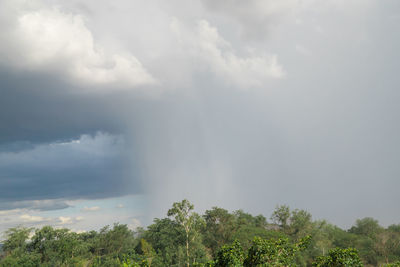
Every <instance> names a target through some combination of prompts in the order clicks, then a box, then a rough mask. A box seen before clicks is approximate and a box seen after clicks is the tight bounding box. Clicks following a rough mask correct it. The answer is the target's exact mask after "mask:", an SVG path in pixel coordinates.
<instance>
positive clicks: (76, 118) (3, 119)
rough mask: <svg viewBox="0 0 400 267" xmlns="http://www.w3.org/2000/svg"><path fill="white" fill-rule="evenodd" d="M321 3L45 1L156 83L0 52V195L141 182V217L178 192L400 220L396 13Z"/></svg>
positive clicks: (206, 203) (263, 208) (61, 195)
mask: <svg viewBox="0 0 400 267" xmlns="http://www.w3.org/2000/svg"><path fill="white" fill-rule="evenodd" d="M328 2H329V3H325V2H324V3H322V2H318V1H311V0H310V1H302V4H301V5H300V4H298V3H300V2H299V1H289V0H288V1H279V3H278V2H276V1H249V2H248V3H247V2H246V6H245V7H243V6H241V5H240V4H239V5H238V6H237V8H236V7H235V6H234V4H235V3H238V2H237V1H218V3H217V2H216V1H214V2H212V3H211V2H210V1H205V0H204V1H201V2H196V8H191V6H187V3H186V4H185V3H184V2H183V1H180V0H176V1H171V2H169V3H168V4H165V2H164V3H163V2H162V1H148V2H147V3H146V4H143V3H139V1H129V2H123V1H117V2H115V3H113V4H110V5H111V6H109V5H108V4H106V1H103V2H99V1H87V2H85V6H84V7H82V2H81V1H68V3H66V2H65V1H64V2H62V3H61V2H58V1H46V3H57V4H58V6H59V9H60V12H61V13H62V14H80V13H79V12H81V13H82V16H86V17H87V18H88V20H87V24H86V22H85V27H86V28H87V29H88V30H89V31H90V32H91V33H92V35H93V40H94V42H96V43H99V44H101V46H102V47H104V49H105V50H107V51H113V49H115V51H128V52H129V53H130V54H132V55H135V56H137V59H138V60H139V61H140V62H142V64H143V66H146V70H148V72H149V73H151V74H152V76H154V78H155V79H156V80H157V81H159V82H160V83H159V84H157V85H151V86H149V87H147V86H143V88H142V87H140V86H139V87H135V90H125V91H123V90H122V91H121V90H114V89H115V88H113V86H111V85H110V84H106V85H104V84H102V85H98V86H94V85H93V84H81V83H79V82H78V83H76V82H72V83H71V82H70V81H69V80H68V79H76V77H75V76H73V75H72V76H68V75H67V76H63V74H62V73H60V72H53V71H48V66H47V67H41V68H39V67H38V68H36V67H35V68H32V69H21V68H15V67H14V66H11V65H12V64H11V65H10V66H9V65H8V64H7V62H6V61H2V62H3V63H2V67H1V69H0V78H1V81H2V82H1V97H0V155H1V156H0V157H1V158H0V166H1V171H0V176H1V177H0V184H1V186H0V196H1V197H2V200H3V201H4V202H7V203H14V204H10V207H13V208H16V207H19V206H20V207H21V208H23V207H24V206H31V207H34V204H32V203H31V202H30V201H32V200H38V199H42V200H49V199H53V200H54V199H56V200H57V199H58V200H60V202H59V203H58V204H55V205H54V206H53V207H52V208H57V207H62V201H63V200H64V199H74V198H104V197H110V196H117V195H123V194H126V193H127V192H130V193H135V192H147V193H148V194H149V195H150V197H149V199H150V201H152V202H153V203H151V204H152V205H150V208H149V209H148V210H149V214H148V216H150V217H153V216H164V214H165V211H166V209H167V208H168V207H169V205H170V204H171V202H172V201H177V200H181V199H182V198H184V197H187V198H189V199H191V200H192V201H193V202H194V203H195V204H196V206H197V207H198V208H200V209H205V208H209V207H211V206H214V205H220V206H224V207H226V208H229V209H237V208H243V209H245V210H248V211H250V212H254V213H264V214H266V215H269V214H270V213H271V212H272V210H273V208H274V207H275V205H276V204H278V203H280V204H283V203H286V204H289V205H290V206H292V207H294V208H304V209H308V210H310V211H311V212H312V213H313V214H314V215H315V216H316V217H317V218H327V219H329V220H331V221H332V222H334V223H338V224H340V225H342V226H349V225H350V224H351V223H352V222H353V221H354V220H355V219H356V218H360V217H364V216H373V217H376V218H377V219H379V220H380V221H381V222H382V223H385V224H388V223H395V222H398V221H399V220H400V218H399V217H398V216H399V215H398V213H396V211H397V206H396V203H398V202H399V198H398V194H397V192H396V189H397V188H398V186H399V184H398V179H397V177H398V174H399V172H400V169H399V167H398V166H397V165H398V164H397V162H396V159H397V151H398V150H399V144H400V143H399V140H398V136H399V127H398V125H399V121H398V116H397V114H398V113H399V111H400V110H399V107H398V105H397V101H396V99H398V97H399V93H398V90H397V87H398V84H399V76H398V75H397V70H398V69H399V67H400V66H399V62H400V60H399V53H398V51H397V49H398V47H399V46H400V43H399V42H400V38H398V36H396V35H394V34H392V33H394V32H396V31H397V25H398V20H399V15H398V14H399V12H400V8H399V6H398V5H397V4H396V3H397V2H396V1H389V0H387V1H379V2H378V1H372V0H371V1H358V0H357V1H356V0H354V1H328ZM201 4H202V5H201ZM260 4H261V5H262V7H261V8H258V7H259V6H258V5H260ZM264 5H265V6H264ZM50 6H51V4H50ZM239 7H243V9H239ZM225 18H229V19H228V20H226V19H225ZM199 21H200V24H199ZM127 22H129V23H127ZM150 22H151V23H150ZM174 22H179V23H178V25H176V24H175V26H178V27H175V28H174ZM199 25H200V26H199ZM238 25H239V27H240V30H239V31H238V30H237V28H238V27H237V26H238ZM271 26H272V28H273V29H272V30H271ZM2 28H6V27H5V26H4V25H3V27H2ZM266 33H268V38H263V36H264V35H265V34H266ZM249 38H250V39H251V40H250V39H249ZM254 40H256V42H254ZM119 48H120V49H119ZM2 51H5V50H4V48H3V50H2ZM35 51H36V50H35ZM273 55H276V58H277V63H279V64H278V65H279V66H281V67H282V69H281V70H284V73H285V76H284V78H283V79H276V77H275V78H274V77H273V76H274V75H272V77H271V75H270V74H271V73H273V72H271V71H269V69H268V68H269V67H271V66H272V65H273V64H272V65H271V61H270V59H271V57H272V56H273ZM254 62H256V63H257V64H255V63H254ZM68 66H71V65H68ZM66 69H68V68H66ZM253 69H254V71H253ZM278 76H279V75H278ZM65 77H69V78H67V80H66V79H65ZM74 77H75V78H74ZM98 87H99V88H100V87H101V88H100V90H97V89H98ZM250 87H252V88H250ZM128 89H129V88H128ZM247 89H251V90H247ZM97 131H100V132H103V133H109V134H98V135H96V134H95V133H96V132H97ZM85 134H86V135H85ZM121 136H122V137H123V138H122V137H121ZM121 138H122V139H121ZM74 140H75V142H76V141H77V140H80V145H78V144H77V143H74V142H73V141H74ZM121 140H123V142H122V141H121ZM62 143H65V144H66V145H64V146H63V145H62ZM80 148H85V149H80ZM142 182H144V185H143V187H140V186H141V185H142ZM24 201H26V202H24ZM18 203H19V204H18ZM21 203H23V204H21ZM26 203H28V204H26ZM13 205H14V206H13ZM18 205H19V206H18ZM58 205H60V206H58ZM50 206H51V205H50ZM38 209H40V208H38ZM49 209H50V208H49ZM26 219H29V218H28V217H26ZM31 219H35V218H31ZM36 219H38V218H36ZM64 221H65V222H68V219H65V220H64Z"/></svg>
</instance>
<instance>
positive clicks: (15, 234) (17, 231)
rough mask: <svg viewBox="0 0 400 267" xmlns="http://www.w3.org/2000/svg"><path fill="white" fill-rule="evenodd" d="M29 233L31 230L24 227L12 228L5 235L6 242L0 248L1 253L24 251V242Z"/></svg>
mask: <svg viewBox="0 0 400 267" xmlns="http://www.w3.org/2000/svg"><path fill="white" fill-rule="evenodd" d="M31 231H32V229H31V228H25V227H14V228H10V229H8V230H7V231H6V233H5V237H6V240H5V241H4V244H3V247H2V249H3V251H5V252H10V251H13V250H15V249H18V248H19V249H24V248H25V246H26V240H27V239H28V237H29V234H30V232H31Z"/></svg>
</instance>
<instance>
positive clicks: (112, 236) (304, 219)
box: [0, 199, 400, 267]
mask: <svg viewBox="0 0 400 267" xmlns="http://www.w3.org/2000/svg"><path fill="white" fill-rule="evenodd" d="M0 266H1V267H3V266H4V267H11V266H27V267H34V266H35V267H36V266H40V267H47V266H48V267H50V266H51V267H54V266H82V267H83V266H91V267H96V266H110V267H111V266H124V267H139V266H142V267H144V266H147V267H151V266H154V267H158V266H160V267H161V266H177V267H181V266H182V267H190V266H204V267H206V266H208V267H222V266H234V267H251V266H271V267H272V266H314V267H330V266H332V267H334V266H338V267H339V266H353V267H361V266H366V267H367V266H385V267H394V266H397V267H400V224H393V225H390V226H389V227H387V228H384V227H382V226H380V225H379V223H378V221H377V220H375V219H373V218H364V219H359V220H357V221H356V222H355V224H354V226H352V227H351V228H350V229H348V230H343V229H341V228H339V227H337V226H335V225H332V224H330V223H328V222H326V221H324V220H313V219H312V216H311V214H310V213H309V212H307V211H305V210H298V209H295V210H291V209H290V208H289V207H288V206H286V205H282V206H277V207H276V209H275V210H274V212H273V213H272V215H271V217H270V220H269V221H267V218H265V217H264V216H263V215H257V216H253V215H251V214H249V213H246V212H244V211H242V210H237V211H234V212H229V211H227V210H225V209H223V208H218V207H213V208H212V209H210V210H206V211H205V213H204V214H202V215H200V214H198V213H196V212H194V206H193V204H191V203H190V202H189V201H188V200H186V199H185V200H183V201H181V202H176V203H174V204H173V205H172V207H171V209H169V210H168V213H167V217H165V218H162V219H159V218H156V219H154V221H153V223H152V224H151V225H149V226H148V227H147V228H146V229H144V228H138V229H136V230H134V231H133V230H130V229H129V228H128V227H127V225H124V224H118V223H116V224H114V225H113V226H112V227H110V226H105V227H103V228H102V229H101V230H99V231H89V232H83V233H75V232H72V231H70V230H69V229H66V228H63V229H57V228H53V227H51V226H44V227H42V228H40V229H31V228H24V227H15V228H10V229H8V230H7V231H6V233H5V239H4V240H3V241H2V247H1V252H0Z"/></svg>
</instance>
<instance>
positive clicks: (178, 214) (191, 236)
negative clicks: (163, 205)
mask: <svg viewBox="0 0 400 267" xmlns="http://www.w3.org/2000/svg"><path fill="white" fill-rule="evenodd" d="M193 209H194V205H193V204H191V203H190V202H189V201H188V200H187V199H184V200H182V201H181V202H175V203H174V204H173V205H172V208H171V209H170V210H168V213H167V215H168V216H170V217H174V219H175V221H176V222H177V223H178V224H179V225H181V226H182V227H183V229H184V231H185V244H186V246H185V248H186V266H188V267H189V265H190V257H189V256H190V255H189V254H190V253H189V251H190V249H189V245H190V243H191V242H192V241H194V240H195V239H196V237H197V236H198V234H199V232H198V230H199V228H200V227H202V226H203V225H204V221H203V220H202V218H201V217H200V216H199V215H198V214H197V213H195V212H193Z"/></svg>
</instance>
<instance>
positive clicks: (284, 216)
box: [271, 205, 290, 230]
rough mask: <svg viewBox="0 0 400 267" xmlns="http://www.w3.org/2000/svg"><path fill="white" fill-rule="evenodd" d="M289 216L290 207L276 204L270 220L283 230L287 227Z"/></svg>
mask: <svg viewBox="0 0 400 267" xmlns="http://www.w3.org/2000/svg"><path fill="white" fill-rule="evenodd" d="M289 218H290V209H289V207H288V206H286V205H281V206H277V207H276V208H275V210H274V212H273V213H272V215H271V220H272V221H273V222H274V223H276V224H278V225H279V226H280V227H281V228H282V229H283V230H286V229H287V226H288V224H289Z"/></svg>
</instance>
